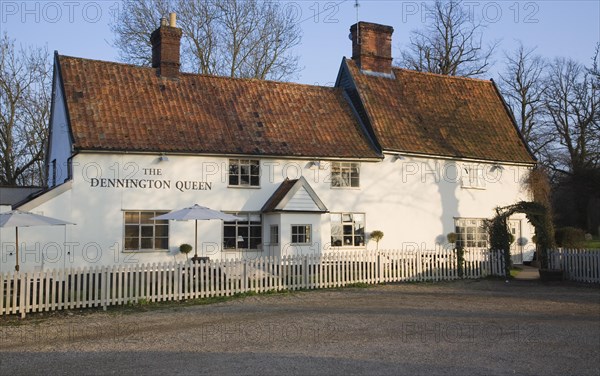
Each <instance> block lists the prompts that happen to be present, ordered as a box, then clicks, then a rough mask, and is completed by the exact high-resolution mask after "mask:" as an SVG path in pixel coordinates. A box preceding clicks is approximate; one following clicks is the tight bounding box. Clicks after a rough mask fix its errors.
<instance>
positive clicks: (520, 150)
mask: <svg viewBox="0 0 600 376" xmlns="http://www.w3.org/2000/svg"><path fill="white" fill-rule="evenodd" d="M345 63H346V64H347V67H348V69H349V72H350V74H351V75H352V78H353V80H354V82H355V83H356V86H357V89H358V92H359V95H360V98H361V100H362V103H363V104H364V107H365V110H366V112H367V115H368V117H369V122H370V123H371V126H372V127H373V130H374V133H375V136H376V138H377V140H378V142H379V144H380V145H381V147H382V148H383V150H386V151H399V152H402V151H404V152H410V153H419V154H430V155H440V156H450V157H463V158H476V159H483V160H494V161H507V162H525V163H533V162H534V159H533V157H532V156H531V154H530V153H529V151H528V150H527V148H526V146H525V144H524V142H523V140H522V138H521V136H520V134H519V132H518V131H517V129H516V127H515V125H514V123H513V121H512V119H511V117H510V115H509V112H508V111H507V108H506V107H505V105H504V103H503V101H502V98H501V97H500V95H499V94H498V92H497V90H496V88H495V87H494V83H493V82H491V81H485V80H478V79H470V78H464V77H451V76H443V75H438V74H431V73H423V72H416V71H411V70H406V69H399V68H394V69H393V74H394V76H395V78H388V77H380V76H375V75H368V74H364V73H361V72H360V70H359V69H358V67H357V66H356V63H355V62H354V61H353V60H351V59H345Z"/></svg>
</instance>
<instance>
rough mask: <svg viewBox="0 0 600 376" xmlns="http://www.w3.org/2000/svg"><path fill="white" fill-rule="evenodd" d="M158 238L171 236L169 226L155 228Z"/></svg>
mask: <svg viewBox="0 0 600 376" xmlns="http://www.w3.org/2000/svg"><path fill="white" fill-rule="evenodd" d="M155 234H156V236H163V237H164V236H169V226H164V225H158V226H156V227H155Z"/></svg>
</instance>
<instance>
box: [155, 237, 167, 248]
mask: <svg viewBox="0 0 600 376" xmlns="http://www.w3.org/2000/svg"><path fill="white" fill-rule="evenodd" d="M168 248H169V239H168V238H156V249H168Z"/></svg>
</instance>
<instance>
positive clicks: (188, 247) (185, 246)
mask: <svg viewBox="0 0 600 376" xmlns="http://www.w3.org/2000/svg"><path fill="white" fill-rule="evenodd" d="M191 251H192V246H191V245H189V244H182V245H180V246H179V252H181V253H183V254H184V255H185V257H187V255H188V253H190V252H191Z"/></svg>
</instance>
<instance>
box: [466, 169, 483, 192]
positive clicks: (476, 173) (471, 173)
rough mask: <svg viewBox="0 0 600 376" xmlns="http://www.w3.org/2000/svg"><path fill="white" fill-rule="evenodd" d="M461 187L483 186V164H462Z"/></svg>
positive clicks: (480, 187)
mask: <svg viewBox="0 0 600 376" xmlns="http://www.w3.org/2000/svg"><path fill="white" fill-rule="evenodd" d="M461 181H462V187H463V188H478V189H484V188H485V176H484V174H483V166H482V165H478V164H468V165H464V166H463V169H462V179H461Z"/></svg>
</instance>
